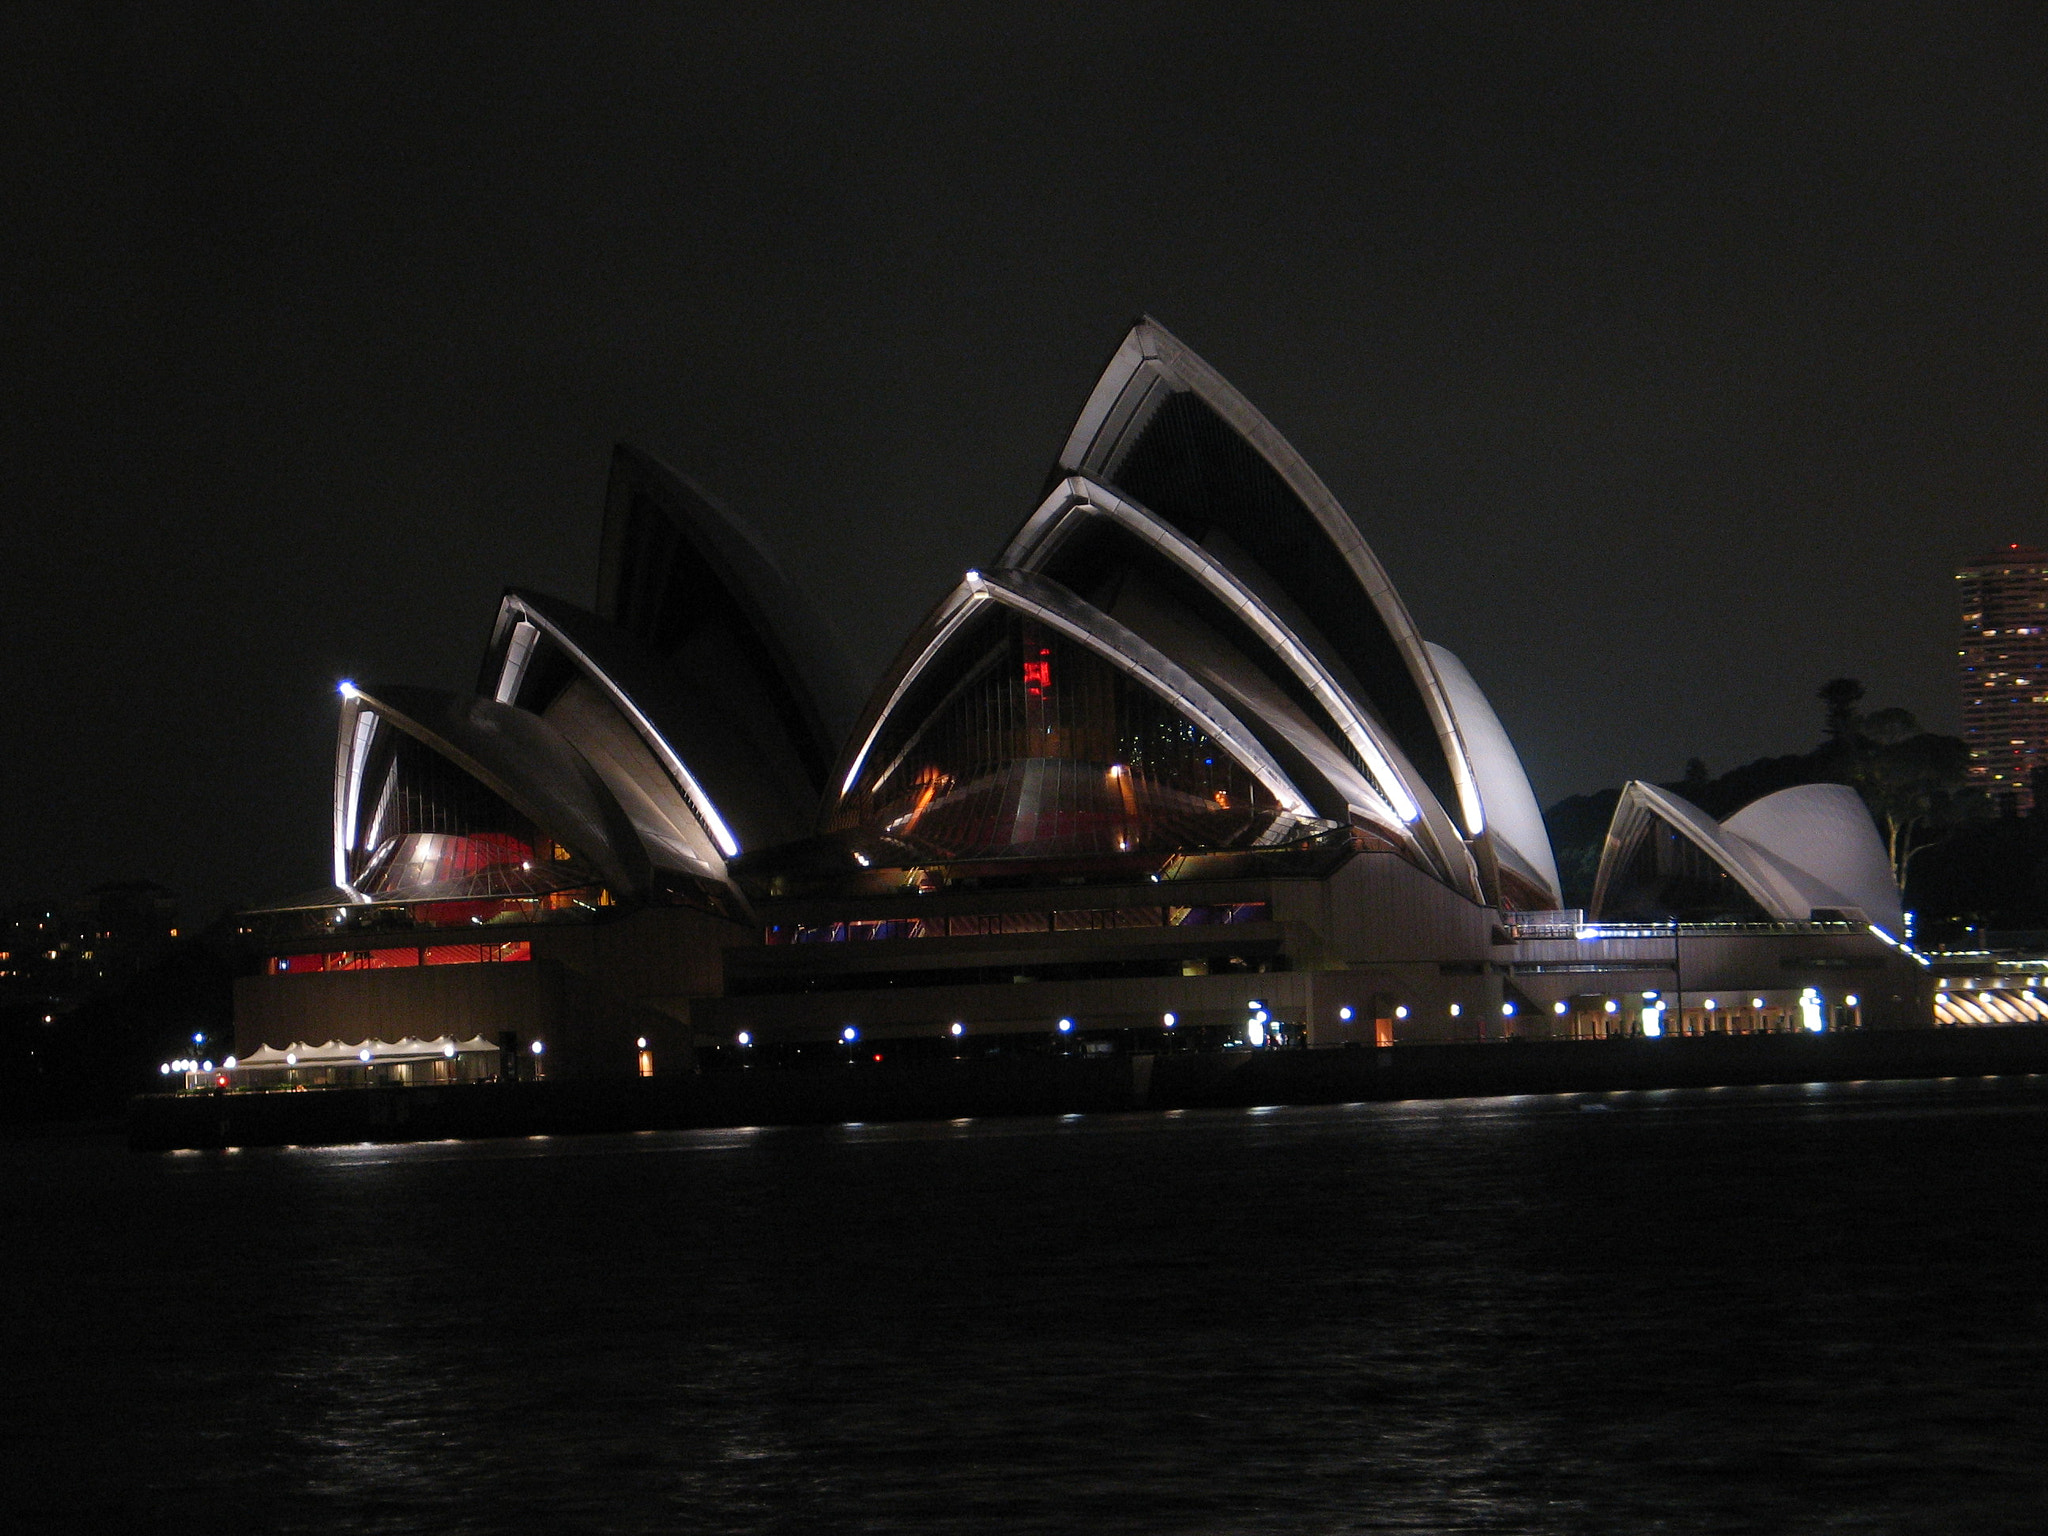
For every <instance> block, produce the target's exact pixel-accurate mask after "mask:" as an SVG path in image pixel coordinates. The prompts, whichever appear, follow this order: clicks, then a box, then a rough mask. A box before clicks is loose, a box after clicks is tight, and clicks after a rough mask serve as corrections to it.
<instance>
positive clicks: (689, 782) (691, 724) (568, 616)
mask: <svg viewBox="0 0 2048 1536" xmlns="http://www.w3.org/2000/svg"><path fill="white" fill-rule="evenodd" d="M563 663H566V666H565V665H563ZM579 683H580V684H581V686H580V687H579V686H578V685H579ZM591 691H595V692H596V694H597V695H598V696H599V698H601V699H602V701H603V703H604V704H608V705H609V709H605V708H604V707H603V706H602V705H597V707H595V708H593V704H594V703H595V701H593V700H590V699H587V698H585V697H583V695H584V694H586V693H588V692H591ZM478 692H480V693H484V694H487V695H489V696H492V697H494V698H496V699H497V701H498V702H499V703H501V704H512V705H516V706H518V707H520V708H523V709H528V710H531V711H532V712H534V713H535V714H538V715H540V716H542V717H543V718H544V719H547V720H549V721H550V722H551V723H553V724H554V725H555V726H556V727H557V728H558V729H560V730H561V731H562V732H563V734H564V735H566V736H567V737H568V738H569V740H570V742H571V743H572V744H573V745H574V746H576V748H577V749H578V750H579V751H581V752H582V753H583V755H584V756H585V757H586V758H588V759H589V760H590V762H591V765H592V766H593V767H594V768H596V769H597V771H598V773H599V776H600V777H602V778H603V779H604V780H605V782H606V784H607V785H608V786H609V787H610V788H611V789H612V791H613V793H614V794H615V795H617V797H618V799H619V803H620V804H621V805H622V806H624V807H626V809H627V812H628V814H629V815H631V816H632V818H633V821H634V825H635V826H636V827H637V828H638V829H639V831H640V834H641V836H642V838H643V839H645V840H646V841H647V842H648V844H649V846H650V848H651V849H655V850H661V849H667V850H669V851H671V852H672V853H674V854H676V855H678V856H679V857H678V858H677V859H675V860H671V861H668V862H678V863H680V864H681V866H682V867H685V868H689V869H691V870H692V872H695V873H705V874H709V875H710V876H711V877H712V878H714V879H722V878H723V877H724V861H725V860H727V859H730V858H733V857H735V856H736V855H737V854H738V853H739V851H740V846H741V835H740V829H744V831H745V833H746V834H747V841H748V842H749V843H750V844H751V845H754V846H761V845H764V844H766V843H768V842H771V841H776V840H778V839H779V838H780V837H781V836H784V835H787V829H788V827H789V826H790V825H797V826H801V825H802V820H801V818H802V816H803V813H804V809H805V808H804V807H803V806H802V805H801V804H798V805H786V804H785V805H775V804H772V803H771V804H768V805H765V806H763V805H759V804H757V803H756V802H757V801H758V800H760V799H761V797H762V794H763V792H764V791H766V790H768V789H769V788H770V786H769V785H768V784H767V783H766V782H765V781H764V780H763V778H762V776H761V775H760V774H759V773H757V772H754V771H752V769H751V767H750V764H749V761H748V757H747V755H746V754H745V753H744V752H740V751H736V750H735V749H734V744H733V742H732V739H731V734H730V733H729V732H727V731H724V730H721V729H719V728H718V726H717V724H716V723H715V722H707V721H705V720H703V719H701V718H699V716H701V715H702V713H703V711H702V708H701V706H699V707H696V708H693V707H692V701H691V700H690V699H689V698H688V697H687V696H686V695H685V693H684V690H683V689H681V688H680V687H679V686H678V682H677V679H676V677H675V674H674V673H673V672H672V671H671V670H670V669H669V668H667V667H665V666H663V665H662V664H661V663H660V662H658V661H656V660H655V659H654V658H653V657H652V656H650V655H648V653H647V651H646V650H645V648H644V647H642V646H641V645H640V644H639V643H638V642H636V641H635V640H634V639H633V638H632V637H631V636H630V635H627V634H626V633H625V632H624V631H622V630H620V629H619V628H618V627H617V626H616V625H612V624H607V623H606V622H605V621H604V620H602V619H600V618H598V617H597V616H596V615H595V614H593V613H588V612H586V611H585V610H583V609H581V608H578V607H576V606H574V605H573V604H570V603H565V602H562V601H560V600H559V599H556V598H550V597H544V596H542V595H540V594H539V593H534V592H520V591H513V592H508V593H506V594H505V597H504V599H503V600H502V601H501V602H500V604H499V607H498V622H497V626H496V628H495V630H494V631H493V634H492V637H491V648H490V651H489V653H488V659H487V661H486V663H485V666H484V674H483V677H482V679H481V680H480V683H479V686H478ZM614 721H616V722H623V724H624V725H625V726H626V727H628V728H629V729H630V732H631V734H632V737H633V738H634V741H635V742H637V743H638V746H637V748H636V747H635V746H634V744H633V743H632V742H620V741H617V740H613V739H611V738H614V737H616V735H617V726H616V725H615V724H614V723H613V722H614ZM685 752H688V753H689V756H690V758H691V759H693V760H695V769H694V771H693V768H692V765H691V763H690V762H686V761H685V758H684V753H685ZM650 757H651V758H652V760H653V762H652V764H651V765H650V764H649V763H648V762H647V761H646V759H648V758H650ZM707 781H708V782H707ZM712 784H716V785H718V786H719V788H720V789H721V790H723V791H725V793H718V792H714V791H713V789H712V788H711V787H710V785H712Z"/></svg>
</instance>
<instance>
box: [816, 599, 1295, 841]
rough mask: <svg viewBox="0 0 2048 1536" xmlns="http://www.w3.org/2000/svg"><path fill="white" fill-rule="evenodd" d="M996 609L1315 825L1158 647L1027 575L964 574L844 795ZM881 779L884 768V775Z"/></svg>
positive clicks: (910, 651) (924, 630) (924, 632)
mask: <svg viewBox="0 0 2048 1536" xmlns="http://www.w3.org/2000/svg"><path fill="white" fill-rule="evenodd" d="M986 603H995V604H998V605H1000V606H1002V607H1005V608H1010V609H1014V610H1015V611H1017V612H1019V613H1022V614H1025V615H1027V616H1028V617H1030V618H1034V619H1036V620H1038V621H1039V622H1040V623H1042V624H1044V625H1045V626H1046V627H1047V628H1049V629H1052V630H1055V631H1057V632H1058V633H1060V634H1062V635H1064V636H1065V637H1066V638H1068V639H1070V640H1073V641H1076V642H1077V643H1079V644H1080V645H1082V646H1085V647H1086V648H1087V649H1088V650H1090V651H1092V652H1093V653H1095V654H1096V655H1097V656H1099V657H1101V658H1102V659H1103V660H1105V661H1107V662H1108V663H1110V665H1112V666H1114V667H1115V668H1116V669H1117V670H1118V671H1120V672H1122V673H1124V674H1125V675H1126V676H1128V677H1130V678H1132V679H1133V680H1134V681H1136V682H1138V683H1139V684H1141V685H1142V686H1143V687H1145V688H1146V689H1147V690H1149V691H1150V692H1152V693H1154V694H1156V695H1157V696H1158V697H1159V698H1161V699H1162V700H1164V701H1165V702H1166V703H1168V704H1169V705H1171V706H1172V707H1173V708H1174V709H1175V710H1176V711H1178V712H1179V713H1180V714H1181V715H1182V716H1184V717H1185V718H1186V719H1187V720H1188V721H1189V722H1190V723H1191V724H1193V725H1194V726H1195V727H1196V728H1198V729H1199V730H1201V731H1202V732H1204V733H1205V734H1206V735H1208V736H1209V737H1210V738H1211V739H1212V740H1214V741H1215V742H1216V744H1217V745H1218V746H1220V747H1222V748H1223V750H1224V751H1226V752H1228V753H1229V754H1230V756H1231V757H1232V758H1234V759H1235V760H1236V761H1237V763H1238V764H1239V765H1240V766H1241V767H1242V768H1244V770H1245V771H1246V772H1248V773H1250V774H1251V775H1252V776H1253V777H1254V778H1256V779H1257V780H1258V781H1259V783H1260V784H1262V785H1263V786H1264V787H1265V789H1266V790H1267V792H1268V793H1270V794H1271V795H1272V796H1273V798H1274V799H1275V800H1276V801H1278V802H1279V804H1280V805H1281V807H1282V808H1283V809H1284V810H1286V811H1287V812H1288V814H1290V815H1292V816H1296V817H1299V818H1300V819H1302V820H1304V821H1306V820H1313V819H1314V818H1315V815H1316V812H1315V809H1314V807H1313V806H1311V805H1310V804H1309V802H1308V800H1307V798H1306V797H1305V796H1304V795H1303V794H1302V793H1301V791H1300V790H1299V789H1298V788H1296V787H1295V785H1294V783H1293V781H1292V780H1291V779H1289V777H1288V776H1287V773H1286V771H1285V770H1284V769H1282V768H1281V766H1280V764H1279V763H1278V762H1276V761H1275V760H1274V758H1273V756H1272V754H1271V753H1270V752H1268V751H1267V750H1266V748H1265V747H1264V746H1263V745H1261V744H1260V742H1259V739H1258V737H1257V736H1256V735H1254V734H1253V732H1252V731H1251V730H1250V729H1249V728H1247V727H1246V725H1245V724H1244V722H1243V721H1241V720H1240V719H1239V718H1238V717H1237V716H1236V714H1234V713H1233V712H1232V711H1231V710H1230V709H1229V707H1228V706H1226V705H1225V704H1224V703H1223V701H1222V700H1220V699H1218V698H1217V697H1216V695H1215V694H1214V693H1212V692H1211V691H1210V690H1209V689H1208V688H1207V687H1206V686H1204V685H1203V684H1202V683H1201V682H1200V681H1198V680H1197V679H1196V678H1195V677H1194V676H1192V675H1191V674H1190V673H1189V672H1187V671H1186V669H1184V668H1183V667H1181V666H1180V665H1179V664H1178V663H1176V662H1174V661H1173V660H1172V659H1170V658H1169V657H1167V656H1166V655H1164V654H1162V653H1161V652H1160V651H1159V650H1158V649H1157V648H1156V647H1154V646H1153V645H1152V644H1150V643H1149V642H1148V641H1146V640H1144V639H1142V638H1141V637H1140V636H1138V635H1136V634H1134V633H1133V632H1132V631H1130V630H1129V629H1127V628H1125V627H1124V626H1123V625H1121V624H1119V623H1117V622H1116V621H1115V620H1114V619H1112V618H1110V617H1109V616H1108V615H1107V614H1104V613H1102V612H1100V611H1099V610H1097V609H1094V608H1091V607H1090V606H1089V605H1088V604H1086V603H1084V602H1082V601H1081V599H1080V598H1078V597H1076V596H1075V595H1074V594H1073V593H1072V592H1070V591H1068V590H1067V589H1066V588H1065V587H1062V586H1060V585H1059V584H1058V583H1057V582H1053V581H1049V580H1047V579H1046V578H1044V577H1042V576H1037V575H1034V574H1032V573H1031V572H1029V571H1014V570H1006V571H992V572H989V573H987V574H983V573H982V572H980V571H969V572H968V573H967V575H966V577H965V578H964V579H963V580H962V581H961V583H960V585H959V586H958V587H956V588H955V589H954V590H953V591H952V592H951V593H949V594H948V595H947V596H946V597H945V598H944V599H943V600H942V601H941V602H940V603H939V605H938V607H937V608H935V609H934V610H933V612H932V615H931V616H930V617H929V618H928V619H927V620H926V621H925V623H924V625H923V626H922V627H921V628H920V630H919V631H918V633H917V634H916V635H914V636H912V638H911V642H910V644H909V645H907V646H906V647H905V648H904V652H903V655H902V657H901V658H899V660H898V663H897V665H896V667H895V668H894V669H892V671H891V674H890V676H889V677H888V678H887V679H886V680H885V682H884V685H883V687H882V688H880V689H878V690H877V692H876V703H875V705H874V706H873V707H872V708H871V709H870V711H869V714H868V717H867V718H866V719H865V720H863V721H862V722H861V725H860V727H859V729H858V730H857V732H856V733H855V735H854V736H853V738H852V744H853V751H852V753H851V756H850V758H849V760H848V764H847V767H846V771H845V773H844V775H843V777H842V779H841V783H840V794H841V795H842V796H844V795H846V794H848V793H850V792H851V791H852V790H853V788H854V786H855V785H856V784H857V783H858V782H859V781H860V779H861V777H862V774H863V770H864V769H865V768H867V767H868V766H869V765H868V754H869V752H870V751H871V750H872V749H873V747H874V744H875V741H876V739H877V738H878V737H879V736H880V735H881V734H882V731H883V728H884V727H885V726H886V725H887V724H888V722H889V720H890V717H891V716H892V715H893V713H894V712H895V710H896V707H897V705H898V704H899V703H900V702H901V701H902V700H903V698H904V697H905V696H906V695H907V694H908V693H909V692H910V690H911V688H912V687H913V685H914V684H915V683H916V682H917V680H918V677H919V675H920V674H921V673H922V672H923V671H924V669H925V668H926V666H928V665H929V664H930V663H931V662H932V661H933V659H934V658H936V657H937V656H938V655H939V654H940V653H941V652H942V651H943V650H944V649H945V647H946V642H947V641H948V640H949V639H951V638H952V636H953V635H954V634H955V633H956V632H957V631H958V630H959V629H960V627H961V626H962V625H963V624H965V623H966V621H967V620H968V618H969V617H971V616H972V615H973V614H974V613H975V611H976V610H977V609H978V608H980V607H981V606H982V605H983V604H986ZM884 771H885V772H886V767H885V769H884Z"/></svg>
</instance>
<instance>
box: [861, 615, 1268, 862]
mask: <svg viewBox="0 0 2048 1536" xmlns="http://www.w3.org/2000/svg"><path fill="white" fill-rule="evenodd" d="M845 803H846V804H847V805H848V806H849V807H850V808H851V811H852V817H851V823H852V824H857V825H859V826H861V827H864V828H865V829H867V830H869V831H870V832H873V833H876V834H879V835H880V836H881V837H883V838H885V839H887V840H889V841H891V842H894V843H896V844H897V845H899V846H901V847H902V848H903V849H904V850H905V853H906V855H907V856H909V857H911V858H914V859H916V860H918V861H920V862H926V861H929V862H941V861H946V860H959V859H979V858H1003V857H1011V858H1066V857H1073V856H1085V855H1091V854H1119V853H1124V854H1136V853H1168V852H1173V851H1177V850H1183V849H1194V848H1238V847H1246V846H1250V845H1252V844H1255V843H1257V842H1258V841H1259V840H1260V839H1261V837H1262V836H1263V835H1264V834H1266V833H1267V832H1268V831H1269V829H1271V828H1273V826H1274V824H1275V822H1276V821H1278V820H1280V819H1281V818H1282V817H1283V816H1284V815H1285V813H1284V812H1282V811H1281V810H1280V809H1279V807H1278V806H1277V805H1276V804H1275V802H1274V800H1273V798H1272V796H1271V795H1270V794H1269V793H1268V792H1267V791H1266V789H1265V788H1264V786H1263V785H1261V784H1260V783H1259V782H1258V781H1257V780H1256V779H1255V778H1253V777H1252V775H1251V774H1250V773H1248V772H1246V771H1245V770H1244V769H1243V768H1242V767H1240V766H1239V765H1238V763H1237V762H1236V761H1235V760H1234V759H1233V758H1231V757H1230V756H1229V754H1227V753H1226V752H1224V751H1223V750H1222V749H1221V748H1219V747H1218V746H1217V745H1216V744H1215V743H1214V742H1213V741H1211V740H1210V739H1209V737H1208V736H1207V735H1206V734H1205V733H1203V732H1202V731H1201V730H1199V729H1198V728H1197V727H1196V726H1194V725H1193V724H1192V723H1191V722H1190V721H1189V720H1188V719H1187V718H1186V717H1185V716H1183V715H1182V714H1180V712H1179V711H1177V710H1176V709H1174V708H1173V706H1172V705H1171V704H1169V703H1167V702H1166V701H1165V700H1163V699H1161V698H1159V697H1158V696H1157V695H1156V694H1154V693H1152V692H1151V691H1150V690H1149V689H1147V688H1145V687H1144V686H1142V685H1141V684H1139V683H1137V682H1134V681H1133V680H1132V679H1131V678H1129V677H1128V676H1126V675H1125V674H1124V673H1123V672H1122V671H1121V670H1119V669H1118V668H1117V667H1115V666H1114V665H1112V664H1111V663H1110V662H1108V661H1106V660H1104V659H1103V658H1102V657H1100V656H1099V655H1097V654H1096V653H1094V652H1093V651H1091V650H1089V649H1088V648H1087V647H1085V646H1082V645H1080V644H1077V643H1076V642H1074V641H1071V640H1068V639H1066V638H1065V637H1064V636H1063V635H1061V634H1059V633H1058V632H1057V631H1054V630H1052V629H1050V628H1048V627H1047V626H1045V625H1043V624H1041V623H1039V622H1038V621H1036V620H1034V619H1031V618H1029V617H1027V616H1025V615H1022V614H1019V613H1017V612H1015V611H1014V610H1012V609H1009V608H1002V607H997V606H994V605H990V606H989V607H987V608H985V609H984V610H983V611H982V612H981V613H979V614H977V615H976V616H975V617H973V618H971V619H969V620H968V621H967V623H966V624H965V625H964V626H963V627H962V629H961V630H960V631H959V633H957V634H956V635H955V636H954V637H953V640H952V642H951V643H950V645H949V647H948V650H947V652H946V654H945V655H943V656H941V657H940V658H938V659H937V660H936V661H934V662H933V663H932V664H931V665H930V666H929V667H927V668H926V669H925V671H924V673H923V675H922V676H921V677H920V679H919V680H918V682H917V684H916V685H915V686H914V688H913V689H912V690H911V692H910V693H909V694H908V695H906V696H905V698H904V699H902V700H901V701H899V704H898V707H897V709H896V710H895V711H894V712H893V714H892V715H891V718H890V720H889V721H888V722H887V723H886V724H885V725H884V727H883V729H882V732H881V734H880V735H879V736H878V737H877V738H876V741H875V743H874V746H873V748H872V749H871V750H870V752H869V753H868V755H867V759H866V762H865V764H864V767H863V770H862V776H861V779H860V780H859V781H858V782H857V783H856V785H855V786H854V791H853V794H852V795H851V796H850V797H849V798H848V800H847V801H846V802H845Z"/></svg>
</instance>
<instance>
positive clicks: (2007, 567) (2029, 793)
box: [1956, 544, 2048, 815]
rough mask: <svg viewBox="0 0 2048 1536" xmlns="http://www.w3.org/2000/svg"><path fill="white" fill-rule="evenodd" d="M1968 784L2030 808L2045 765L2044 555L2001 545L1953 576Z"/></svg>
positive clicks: (2047, 617) (2047, 647)
mask: <svg viewBox="0 0 2048 1536" xmlns="http://www.w3.org/2000/svg"><path fill="white" fill-rule="evenodd" d="M1956 591H1957V595H1958V596H1959V597H1960V598H1961V599H1962V608H1963V635H1962V641H1963V643H1962V649H1961V650H1960V651H1959V652H1958V653H1957V654H1958V656H1959V657H1960V658H1961V661H1962V681H1963V740H1964V741H1965V742H1966V743H1967V744H1968V745H1969V748H1970V782H1971V783H1972V784H1974V785H1976V786H1977V787H1978V788H1980V789H1983V790H1986V791H1988V792H1989V793H1991V794H1993V795H1997V796H2006V795H2010V796H2012V797H2013V798H2012V802H2011V803H2012V804H2013V806H2014V808H2015V809H2017V810H2018V811H2019V812H2020V813H2021V814H2022V815H2025V814H2028V813H2029V812H2031V811H2032V809H2033V803H2034V785H2033V776H2034V770H2035V769H2036V768H2037V767H2043V766H2048V550H2039V549H2031V548H2028V547H2027V546H2025V545H2022V544H2008V545H2006V546H2005V547H2004V548H2003V549H2000V550H1998V551H1996V552H1994V553H1993V554H1990V555H1987V556H1985V557H1984V558H1983V559H1981V560H1973V561H1971V562H1970V563H1969V564H1968V565H1965V566H1964V567H1963V568H1962V569H1961V570H1959V571H1957V572H1956Z"/></svg>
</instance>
